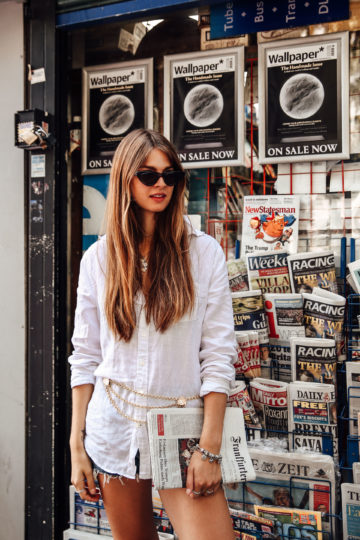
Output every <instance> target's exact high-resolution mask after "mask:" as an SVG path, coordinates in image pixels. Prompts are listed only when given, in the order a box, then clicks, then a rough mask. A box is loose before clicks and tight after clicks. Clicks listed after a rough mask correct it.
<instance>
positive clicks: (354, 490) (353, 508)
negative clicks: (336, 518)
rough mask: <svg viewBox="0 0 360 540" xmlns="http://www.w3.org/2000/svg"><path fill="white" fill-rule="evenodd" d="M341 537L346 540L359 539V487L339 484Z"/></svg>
mask: <svg viewBox="0 0 360 540" xmlns="http://www.w3.org/2000/svg"><path fill="white" fill-rule="evenodd" d="M341 501H342V521H343V535H344V538H346V539H347V540H359V539H360V485H356V484H345V483H344V484H341Z"/></svg>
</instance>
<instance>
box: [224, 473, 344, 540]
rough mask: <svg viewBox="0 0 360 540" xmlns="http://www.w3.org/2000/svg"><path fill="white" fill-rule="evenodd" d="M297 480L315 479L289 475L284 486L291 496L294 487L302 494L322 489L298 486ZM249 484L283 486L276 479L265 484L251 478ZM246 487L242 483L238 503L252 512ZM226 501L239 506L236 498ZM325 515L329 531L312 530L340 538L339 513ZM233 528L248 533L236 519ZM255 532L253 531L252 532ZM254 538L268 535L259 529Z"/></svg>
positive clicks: (331, 538)
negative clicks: (239, 526)
mask: <svg viewBox="0 0 360 540" xmlns="http://www.w3.org/2000/svg"><path fill="white" fill-rule="evenodd" d="M299 480H300V481H301V480H303V481H304V483H307V482H309V480H313V481H316V480H317V479H316V478H313V479H310V478H306V477H301V476H296V477H290V479H289V481H288V483H287V485H286V486H285V487H286V488H287V489H288V490H289V493H290V496H291V497H292V496H293V491H294V490H295V489H296V490H303V491H304V494H305V491H312V492H314V493H319V494H320V493H321V491H322V490H316V489H314V488H309V487H308V486H307V487H302V486H300V485H299V484H298V483H297V482H299ZM249 484H251V485H259V486H261V485H263V486H269V485H271V486H272V487H273V488H275V489H276V488H284V483H283V482H282V483H277V482H276V481H274V482H267V483H266V484H265V482H260V481H258V480H253V481H251V482H249ZM328 484H329V494H330V507H331V506H332V502H333V501H332V500H331V482H330V481H329V482H328ZM246 487H247V484H246V483H245V484H242V500H241V501H240V504H241V505H242V510H244V511H246V512H252V510H251V508H249V505H250V506H251V507H252V506H253V505H252V503H249V502H248V501H246V493H245V492H246ZM228 503H229V506H230V507H231V506H232V504H234V505H236V508H238V506H239V501H238V500H236V501H234V500H232V499H228ZM263 504H266V503H263ZM326 517H327V519H329V523H330V531H325V530H322V529H316V530H314V531H313V532H316V533H322V538H323V540H338V539H339V538H340V534H341V532H340V531H341V515H340V514H330V513H329V514H326ZM234 530H238V531H240V532H245V533H246V532H247V533H249V532H250V531H248V530H245V529H241V528H237V527H236V519H235V523H234ZM254 534H255V533H254ZM256 538H259V539H261V538H269V536H268V533H263V532H260V531H257V532H256ZM277 538H279V539H281V540H289V536H288V535H282V534H280V536H277Z"/></svg>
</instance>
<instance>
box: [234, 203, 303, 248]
mask: <svg viewBox="0 0 360 540" xmlns="http://www.w3.org/2000/svg"><path fill="white" fill-rule="evenodd" d="M298 228H299V199H298V198H297V197H296V196H295V195H266V196H265V195H251V196H246V197H244V211H243V225H242V237H241V257H245V255H246V254H247V253H251V254H256V253H258V252H260V251H268V252H269V251H284V250H286V251H289V252H290V253H296V250H297V244H298Z"/></svg>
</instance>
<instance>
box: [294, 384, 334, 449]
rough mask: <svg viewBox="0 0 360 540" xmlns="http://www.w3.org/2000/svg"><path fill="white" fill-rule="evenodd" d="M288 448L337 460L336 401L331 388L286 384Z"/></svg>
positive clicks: (327, 386)
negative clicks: (302, 449)
mask: <svg viewBox="0 0 360 540" xmlns="http://www.w3.org/2000/svg"><path fill="white" fill-rule="evenodd" d="M289 447H290V449H292V448H293V449H295V450H298V449H299V448H305V449H307V450H311V451H314V452H322V453H323V454H331V455H333V456H334V458H335V459H338V457H339V453H338V430H337V417H336V397H335V387H334V385H333V384H324V383H310V382H303V381H295V382H292V383H290V384H289Z"/></svg>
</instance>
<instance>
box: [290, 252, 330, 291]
mask: <svg viewBox="0 0 360 540" xmlns="http://www.w3.org/2000/svg"><path fill="white" fill-rule="evenodd" d="M288 265H289V273H290V282H291V288H292V292H294V293H311V292H312V290H313V288H314V287H321V288H322V289H328V290H329V291H331V292H334V293H337V292H338V287H337V282H336V270H335V255H334V253H333V252H332V251H322V252H320V253H319V252H316V253H313V252H306V253H297V254H296V255H289V257H288Z"/></svg>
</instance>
